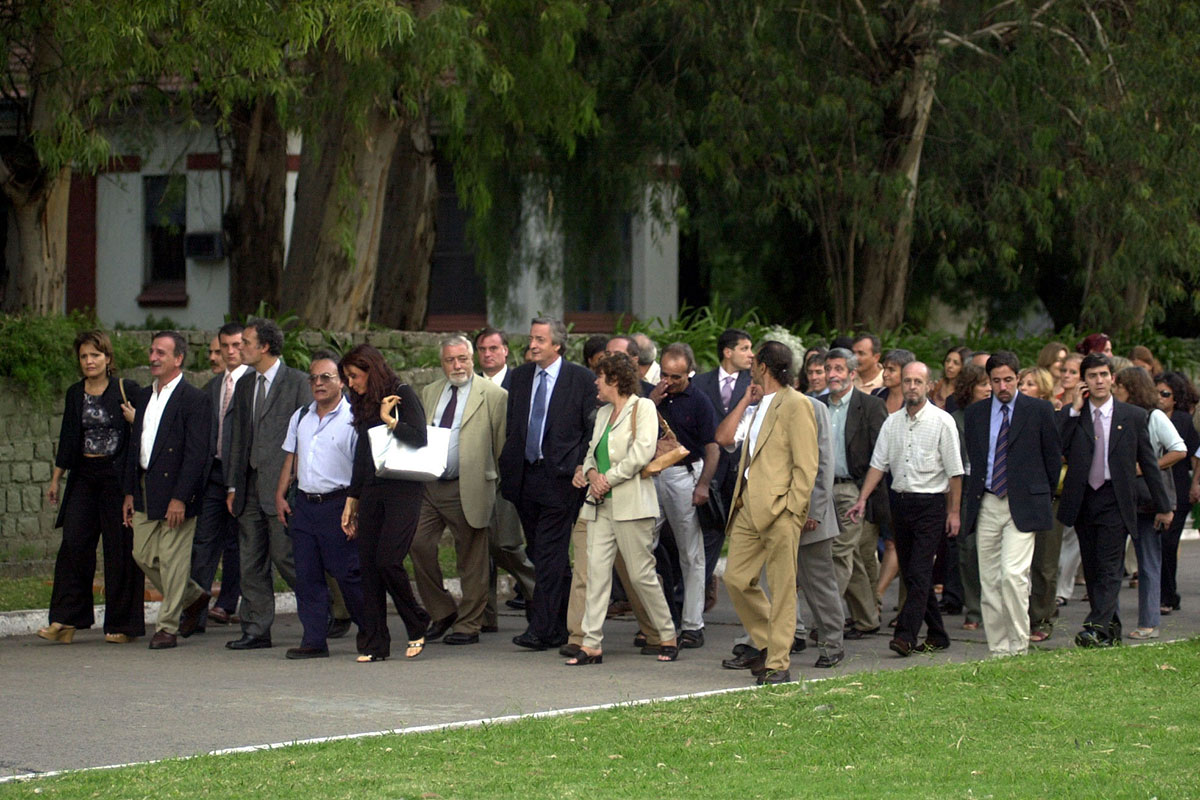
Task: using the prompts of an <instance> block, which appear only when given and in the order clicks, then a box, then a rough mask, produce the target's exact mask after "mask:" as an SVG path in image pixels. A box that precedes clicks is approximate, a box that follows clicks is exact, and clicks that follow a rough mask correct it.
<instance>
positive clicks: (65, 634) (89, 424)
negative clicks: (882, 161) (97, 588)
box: [38, 331, 146, 644]
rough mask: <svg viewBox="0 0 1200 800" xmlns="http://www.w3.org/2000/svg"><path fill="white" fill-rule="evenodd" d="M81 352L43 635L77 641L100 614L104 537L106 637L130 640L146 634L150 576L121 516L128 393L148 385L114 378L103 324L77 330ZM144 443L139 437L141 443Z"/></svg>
mask: <svg viewBox="0 0 1200 800" xmlns="http://www.w3.org/2000/svg"><path fill="white" fill-rule="evenodd" d="M75 357H76V359H77V360H78V362H79V372H80V374H81V375H82V376H83V380H81V381H79V382H78V383H76V384H74V385H72V386H71V387H70V388H69V389H67V397H66V404H65V406H64V408H63V418H62V430H61V431H60V432H59V435H58V455H57V456H56V457H55V459H54V472H53V474H52V475H51V476H50V486H49V487H48V488H47V489H46V499H47V500H48V501H49V502H50V503H51V504H55V503H58V501H59V482H60V481H61V480H62V477H63V474H64V473H66V472H68V471H69V472H70V475H69V476H68V480H67V489H66V492H64V493H63V494H62V498H61V499H62V506H61V507H60V508H59V511H58V520H57V521H56V522H55V527H61V528H62V529H63V536H62V544H61V545H60V546H59V548H58V557H57V558H56V559H55V561H54V588H53V590H52V591H51V594H50V624H49V625H47V626H46V627H44V628H41V629H39V630H38V636H40V637H42V638H43V639H48V640H50V641H52V642H62V643H63V644H69V643H70V642H71V640H72V639H73V638H74V637H75V631H76V630H78V629H80V628H90V627H92V625H93V624H94V623H95V621H96V618H95V615H94V613H93V608H92V579H93V577H95V574H96V540H97V539H100V540H102V542H103V546H104V596H105V603H104V641H106V642H109V643H112V644H127V643H129V642H131V641H133V640H134V639H135V638H136V637H138V636H143V635H145V633H146V623H145V617H144V606H143V601H144V594H145V577H144V576H143V575H142V571H141V570H140V569H138V566H137V564H136V563H134V560H133V530H132V529H131V528H127V527H125V525H124V524H123V522H122V519H121V500H122V499H123V497H124V495H123V494H122V492H121V487H120V477H119V476H120V470H121V465H123V464H124V459H125V448H126V447H127V446H128V444H129V419H131V417H130V418H127V417H126V415H125V412H126V410H127V409H126V408H123V406H128V410H129V411H130V412H131V411H132V408H133V407H132V406H129V405H128V403H127V401H126V399H125V398H127V397H133V395H134V393H136V392H137V391H138V389H139V388H140V387H139V386H138V385H137V384H136V383H134V382H133V381H122V380H121V379H120V378H114V377H113V349H112V342H111V341H110V340H109V338H108V335H107V334H106V333H104V332H103V331H82V332H81V333H80V334H79V335H78V336H76V337H75ZM135 447H136V444H135Z"/></svg>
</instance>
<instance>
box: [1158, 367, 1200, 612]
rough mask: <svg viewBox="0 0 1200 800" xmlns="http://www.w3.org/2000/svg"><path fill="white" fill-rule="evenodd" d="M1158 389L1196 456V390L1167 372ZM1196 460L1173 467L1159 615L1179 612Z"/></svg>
mask: <svg viewBox="0 0 1200 800" xmlns="http://www.w3.org/2000/svg"><path fill="white" fill-rule="evenodd" d="M1154 381H1155V384H1156V386H1155V389H1157V390H1158V407H1159V408H1160V409H1162V412H1163V413H1164V414H1166V415H1167V417H1168V418H1169V419H1170V420H1171V424H1172V425H1174V426H1175V430H1176V431H1178V432H1179V436H1180V438H1182V439H1183V443H1184V445H1185V446H1186V447H1187V452H1189V453H1195V452H1196V451H1197V450H1200V433H1198V432H1197V431H1196V426H1195V425H1194V424H1193V422H1192V411H1193V409H1195V407H1196V402H1197V400H1198V399H1200V396H1198V394H1197V392H1196V387H1194V386H1192V384H1191V381H1189V380H1188V379H1187V378H1186V377H1184V375H1183V373H1181V372H1164V373H1163V374H1161V375H1158V376H1157V377H1155V379H1154ZM1191 462H1192V459H1190V458H1184V459H1180V460H1179V461H1177V462H1175V464H1174V465H1173V466H1172V467H1171V477H1172V478H1173V479H1174V481H1175V518H1174V519H1172V520H1171V524H1170V525H1168V526H1167V529H1166V530H1165V531H1163V534H1162V586H1161V589H1160V592H1161V594H1162V599H1161V607H1160V608H1159V612H1160V613H1162V614H1170V613H1171V612H1172V611H1178V610H1179V602H1180V600H1179V590H1178V588H1176V584H1175V571H1176V568H1177V566H1178V560H1179V537H1180V535H1181V534H1182V533H1183V526H1184V524H1185V523H1186V522H1187V516H1188V513H1189V512H1190V511H1191V510H1192V505H1191V503H1190V502H1189V498H1188V489H1189V487H1190V486H1191V482H1192V479H1191V476H1190V474H1189V473H1190V471H1191Z"/></svg>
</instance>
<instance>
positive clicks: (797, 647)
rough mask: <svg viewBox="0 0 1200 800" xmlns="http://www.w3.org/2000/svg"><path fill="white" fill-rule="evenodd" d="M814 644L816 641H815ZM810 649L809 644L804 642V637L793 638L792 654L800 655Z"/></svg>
mask: <svg viewBox="0 0 1200 800" xmlns="http://www.w3.org/2000/svg"><path fill="white" fill-rule="evenodd" d="M813 641H814V642H815V641H816V639H814V640H813ZM807 647H808V642H806V641H804V637H803V636H795V637H793V638H792V652H793V653H799V652H800V651H801V650H804V649H806V648H807Z"/></svg>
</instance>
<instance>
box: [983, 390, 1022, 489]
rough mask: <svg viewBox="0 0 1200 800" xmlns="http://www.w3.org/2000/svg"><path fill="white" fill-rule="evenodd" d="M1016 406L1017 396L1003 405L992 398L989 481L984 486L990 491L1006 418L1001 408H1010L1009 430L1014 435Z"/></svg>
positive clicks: (989, 436)
mask: <svg viewBox="0 0 1200 800" xmlns="http://www.w3.org/2000/svg"><path fill="white" fill-rule="evenodd" d="M1016 404H1017V398H1016V395H1013V399H1012V400H1009V401H1008V402H1007V403H1001V402H1000V398H998V397H995V396H994V395H993V397H992V422H991V426H990V427H989V428H988V465H987V480H986V481H985V482H984V484H983V485H984V486H986V487H988V489H989V490H990V489H991V488H992V465H993V464H994V463H995V461H996V438H997V437H998V436H999V435H1000V423H1001V422H1002V421H1003V420H1004V417H1003V415H1002V414H1001V412H1000V407H1001V406H1004V405H1007V406H1008V430H1009V433H1012V424H1013V407H1014V406H1016Z"/></svg>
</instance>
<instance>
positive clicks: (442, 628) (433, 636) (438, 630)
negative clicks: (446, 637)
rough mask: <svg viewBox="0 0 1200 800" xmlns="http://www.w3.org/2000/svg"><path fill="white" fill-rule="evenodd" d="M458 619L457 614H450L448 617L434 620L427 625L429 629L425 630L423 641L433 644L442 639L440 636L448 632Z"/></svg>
mask: <svg viewBox="0 0 1200 800" xmlns="http://www.w3.org/2000/svg"><path fill="white" fill-rule="evenodd" d="M457 619H458V614H450V615H449V616H446V617H442V618H441V619H435V620H434V621H433V622H431V623H429V627H428V628H426V629H425V641H427V642H435V641H437V640H438V639H440V638H442V634H444V633H445V632H446V631H448V630H450V626H451V625H453V624H454V623H455V621H456V620H457Z"/></svg>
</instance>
